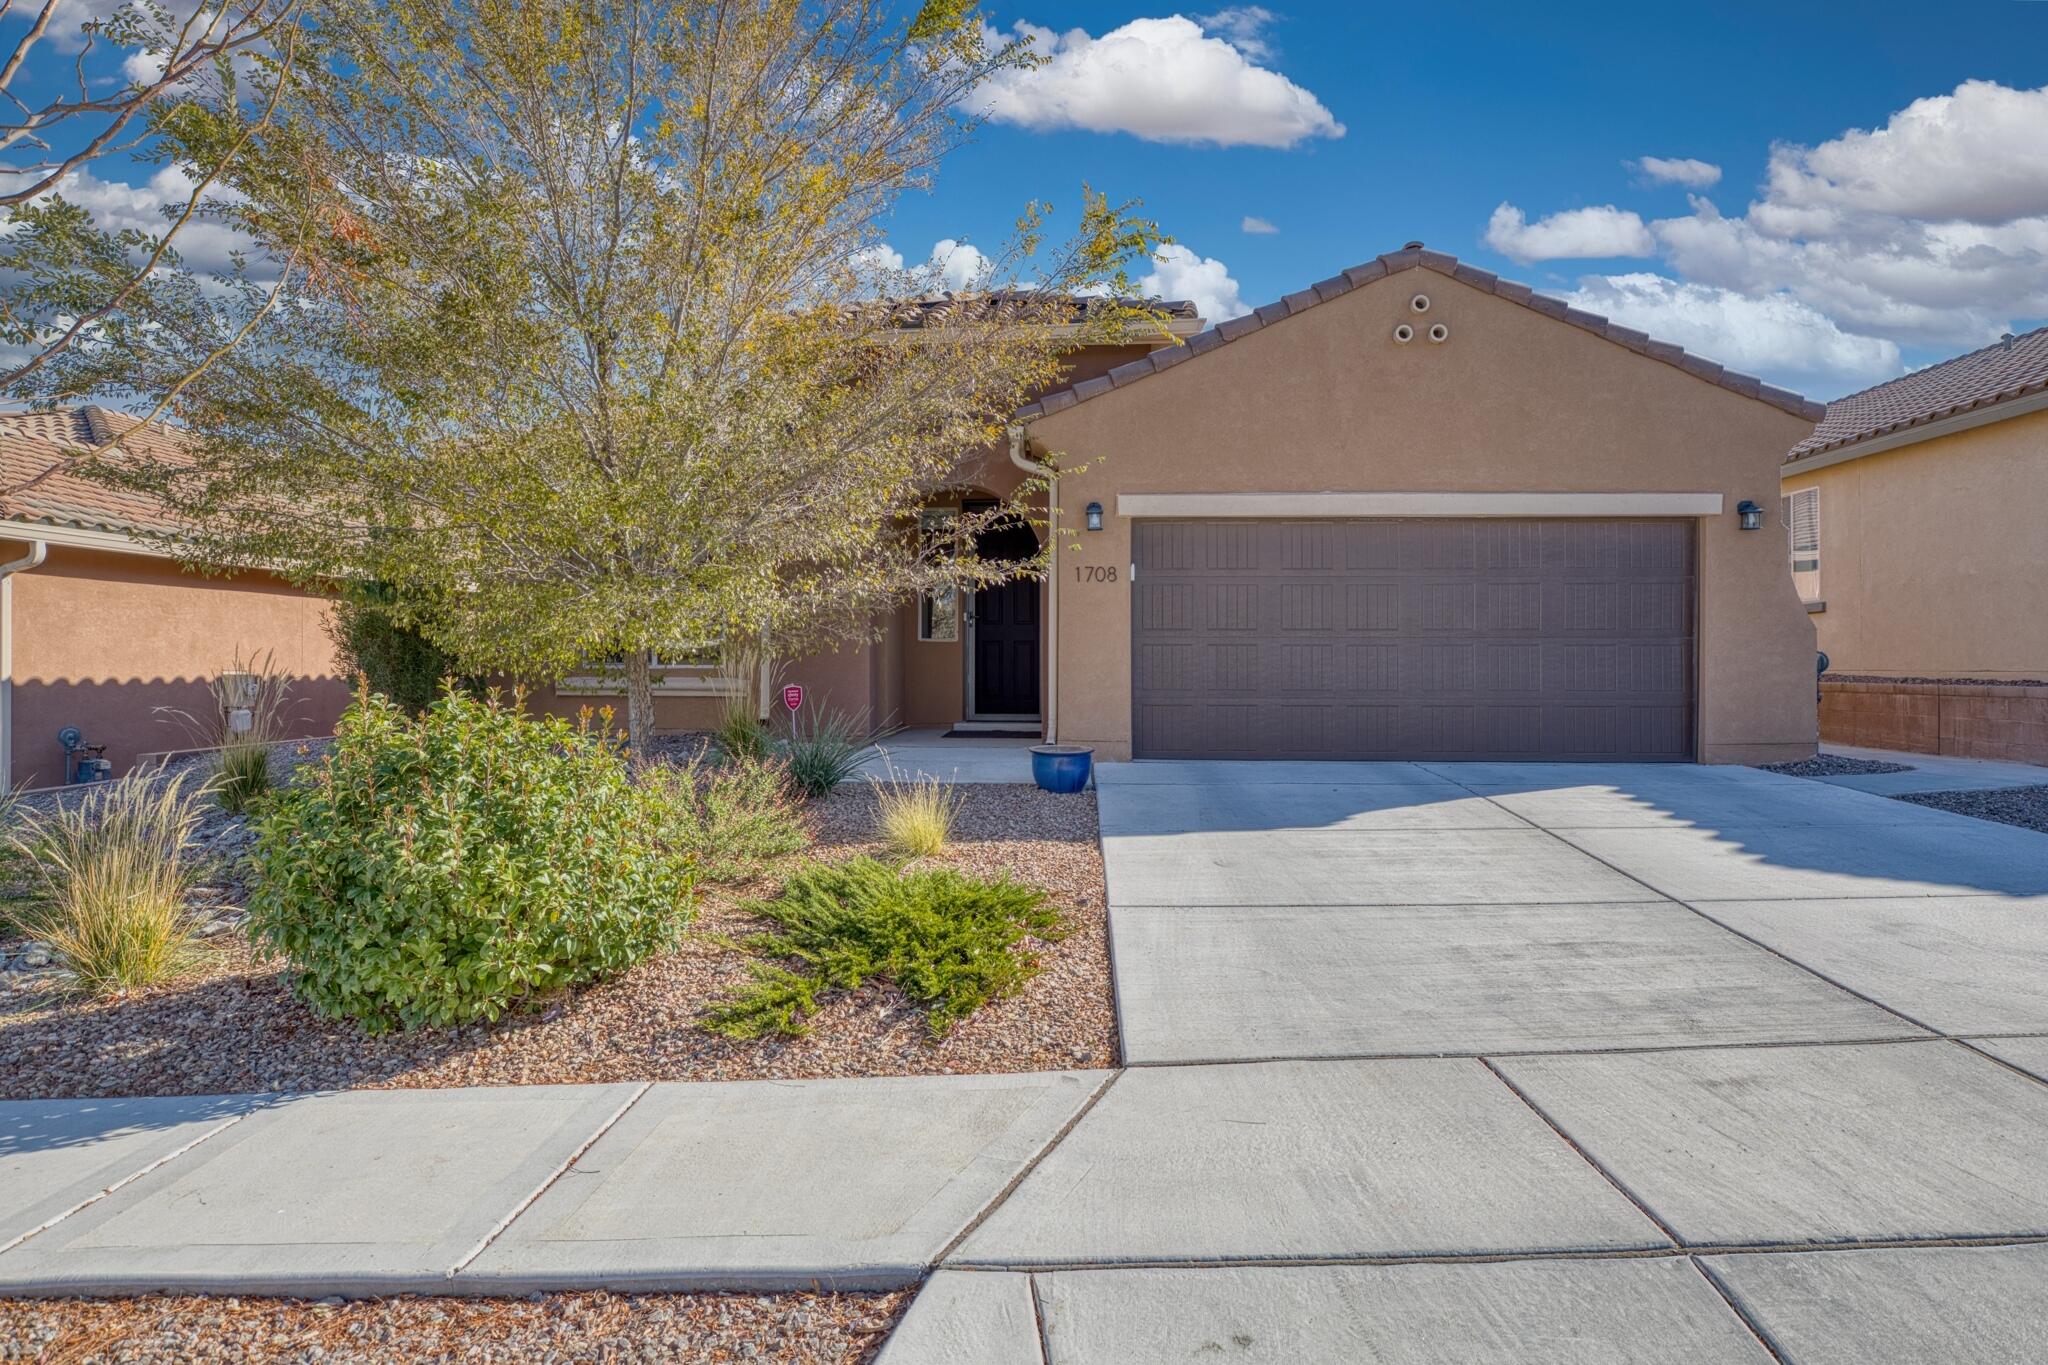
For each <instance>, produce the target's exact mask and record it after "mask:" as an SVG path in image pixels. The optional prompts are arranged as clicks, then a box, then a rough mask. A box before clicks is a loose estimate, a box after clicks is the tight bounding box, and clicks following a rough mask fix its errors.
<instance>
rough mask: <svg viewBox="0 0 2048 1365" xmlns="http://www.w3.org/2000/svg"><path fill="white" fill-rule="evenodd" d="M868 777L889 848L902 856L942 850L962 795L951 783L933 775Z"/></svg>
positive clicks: (907, 856)
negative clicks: (884, 779)
mask: <svg viewBox="0 0 2048 1365" xmlns="http://www.w3.org/2000/svg"><path fill="white" fill-rule="evenodd" d="M869 780H870V781H872V782H874V784H875V804H876V807H877V823H878V824H879V825H880V827H881V833H882V837H883V838H884V839H885V840H887V841H888V844H889V847H890V848H891V849H892V850H894V851H895V852H896V853H898V854H899V855H901V856H903V857H905V858H930V857H934V856H936V855H937V854H939V853H941V852H943V851H944V850H945V847H946V841H947V840H948V839H950V838H951V837H952V834H953V818H954V817H955V816H956V815H958V814H959V812H960V800H961V798H960V796H959V795H958V794H957V793H956V792H955V791H954V790H953V786H952V784H951V783H949V782H940V781H939V780H938V779H937V778H936V777H921V778H918V779H917V780H915V781H912V782H906V781H904V780H903V779H902V778H900V777H892V778H890V779H889V781H888V782H887V783H883V782H882V781H880V780H879V779H874V778H871V779H869Z"/></svg>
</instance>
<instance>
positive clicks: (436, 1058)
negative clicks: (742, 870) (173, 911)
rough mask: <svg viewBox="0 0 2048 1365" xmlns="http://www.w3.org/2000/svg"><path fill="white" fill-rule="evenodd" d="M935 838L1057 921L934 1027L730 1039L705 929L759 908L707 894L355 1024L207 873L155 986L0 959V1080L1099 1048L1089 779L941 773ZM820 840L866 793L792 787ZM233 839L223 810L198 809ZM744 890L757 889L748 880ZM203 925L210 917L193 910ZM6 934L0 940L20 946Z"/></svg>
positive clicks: (138, 1084)
mask: <svg viewBox="0 0 2048 1365" xmlns="http://www.w3.org/2000/svg"><path fill="white" fill-rule="evenodd" d="M960 792H961V796H962V807H961V810H960V814H959V817H958V820H957V823H956V825H955V830H954V841H953V844H952V846H951V847H949V848H948V849H947V850H946V851H945V852H944V853H942V854H940V855H939V856H938V859H937V861H940V862H944V863H947V864H951V865H953V866H955V867H958V868H960V869H961V870H963V871H966V872H969V873H974V874H979V875H983V876H993V875H997V874H1002V873H1007V874H1009V875H1010V876H1012V877H1015V878H1017V879H1019V880H1025V881H1030V882H1032V883H1035V884H1036V885H1038V886H1041V887H1043V888H1045V889H1046V890H1047V891H1048V892H1050V893H1051V896H1052V898H1053V901H1054V903H1055V904H1057V905H1058V906H1059V907H1060V909H1061V910H1062V911H1063V913H1064V914H1065V916H1066V920H1067V923H1068V925H1069V927H1070V932H1069V933H1068V934H1067V936H1066V937H1064V938H1063V939H1061V940H1060V941H1058V942H1056V943H1051V944H1046V945H1043V947H1042V956H1043V963H1044V970H1043V971H1042V972H1040V974H1039V975H1038V976H1036V977H1035V978H1033V979H1032V980H1031V981H1030V982H1029V983H1028V984H1027V985H1026V986H1025V988H1024V990H1023V991H1022V993H1021V994H1019V995H1017V996H1014V997H1011V998H1009V999H1005V1000H998V1001H996V1002H995V1003H993V1004H991V1005H989V1006H988V1007H986V1008H984V1009H983V1010H981V1011H980V1012H978V1013H977V1014H975V1015H974V1016H972V1017H971V1018H969V1019H967V1020H965V1021H964V1022H963V1023H961V1024H960V1025H959V1026H958V1027H956V1028H955V1029H954V1030H953V1031H952V1032H951V1033H950V1034H949V1035H948V1036H946V1037H945V1038H943V1039H934V1038H932V1037H931V1036H930V1033H929V1030H928V1029H927V1027H926V1023H925V1016H924V1014H923V1012H922V1011H921V1010H919V1009H917V1008H915V1007H914V1006H912V1005H911V1004H910V1003H909V1002H908V1001H907V1000H905V999H904V997H903V996H902V995H901V994H900V993H898V992H897V991H896V990H895V989H894V988H893V987H889V986H886V985H871V986H868V987H865V988H863V989H861V990H859V991H855V992H851V993H849V994H847V995H844V996H842V997H839V998H837V999H834V1000H832V1001H831V1002H830V1003H829V1004H827V1005H826V1007H825V1008H824V1009H823V1010H822V1011H820V1013H819V1014H818V1015H817V1016H816V1018H815V1019H814V1020H813V1021H812V1028H811V1032H810V1033H808V1034H807V1035H805V1036H803V1037H798V1038H781V1037H771V1038H764V1039H758V1040H749V1041H741V1040H735V1039H729V1038H723V1037H718V1036H715V1035H712V1034H709V1033H706V1032H705V1031H703V1030H702V1029H700V1028H698V1027H696V1023H695V1021H696V1019H697V1016H698V1015H699V1013H700V1012H701V1011H702V1009H703V1008H704V1007H705V1006H706V1005H708V1004H709V1003H711V1002H712V1001H713V1000H715V999H718V998H721V997H723V996H725V995H727V994H729V993H730V992H731V991H732V990H733V989H734V988H735V987H737V986H738V985H740V984H741V983H743V982H744V981H745V980H746V979H747V973H746V963H747V961H748V958H747V956H746V955H745V954H744V953H742V952H739V951H736V950H734V949H732V948H730V947H726V946H723V945H721V944H720V943H718V942H716V941H714V940H715V939H716V938H717V937H718V936H734V937H738V936H743V935H745V934H748V933H752V932H754V931H755V930H757V929H759V928H761V927H762V922H761V921H759V920H757V919H755V918H754V917H752V916H749V915H745V914H743V913H741V912H740V911H739V910H738V909H737V905H738V903H739V902H740V901H742V900H743V899H745V897H744V896H742V895H741V894H739V893H738V892H735V891H729V890H725V889H712V890H711V891H709V892H708V893H707V894H706V895H705V896H703V897H702V898H701V900H700V905H699V910H698V915H697V919H696V921H695V923H694V924H693V926H692V934H691V936H690V938H689V939H688V940H687V941H686V942H685V943H684V944H683V945H682V946H681V947H680V948H679V949H677V950H676V951H673V952H669V953H665V954H662V955H659V956H657V957H655V958H652V959H650V960H648V961H646V962H642V963H640V964H639V965H638V966H636V967H634V968H632V969H630V970H628V971H627V972H625V973H624V974H622V975H621V976H619V977H617V978H615V979H613V980H611V981H608V982H605V983H603V984H601V985H597V986H594V987H591V988H589V989H586V990H583V991H580V992H577V993H574V994H572V995H569V996H566V997H564V998H562V999H559V1000H556V1001H553V1002H551V1003H549V1004H547V1005H546V1007H545V1008H544V1009H542V1010H539V1011H537V1012H532V1013H526V1014H521V1015H517V1016H513V1017H508V1018H505V1019H502V1020H500V1021H498V1022H497V1023H495V1024H486V1025H475V1026H470V1027H466V1028H462V1029H456V1030H446V1031H420V1032H415V1033H410V1034H405V1033H394V1034H386V1035H382V1036H377V1037H367V1036H365V1035H364V1034H363V1033H362V1032H361V1031H360V1030H359V1029H357V1028H356V1027H355V1026H354V1025H351V1024H348V1023H345V1022H337V1021H330V1020H325V1019H322V1018H320V1017H318V1016H316V1015H315V1014H313V1013H312V1012H311V1011H310V1010H309V1009H307V1008H306V1007H305V1006H304V1005H302V1004H300V1003H299V1002H298V1001H297V1000H295V999H293V998H292V996H291V994H290V992H289V990H288V989H287V987H286V984H285V979H284V975H283V971H282V968H281V966H280V965H279V964H277V963H275V962H264V961H258V960H256V959H255V957H254V956H253V955H252V954H251V951H250V948H249V945H248V942H247V940H246V938H245V937H244V935H243V933H242V929H241V925H240V923H239V915H238V912H237V911H236V909H235V908H234V907H235V905H236V903H237V902H238V900H239V897H240V895H241V890H242V888H240V887H239V886H237V885H235V884H234V883H233V882H232V881H228V882H225V883H223V884H222V885H220V886H217V887H215V888H213V890H212V892H211V893H210V894H212V895H214V896H215V897H217V899H218V904H217V905H216V906H215V907H214V908H213V909H212V910H211V911H210V917H209V920H208V935H209V936H208V937H207V938H206V939H205V949H206V952H205V961H204V963H203V965H202V966H201V967H199V968H198V969H196V970H195V971H194V972H192V973H190V974H188V975H187V976H186V977H185V978H183V979H181V980H179V981H176V982H174V983H171V984H168V985H165V986H161V987H157V988H155V989H151V990H146V991H135V992H130V993H128V994H126V995H123V996H119V997H115V998H111V999H107V1000H100V1001H94V1000H90V999H86V998H82V997H80V996H78V995H76V994H74V993H71V992H68V991H66V990H64V989H63V988H62V985H61V973H54V972H51V971H50V970H48V969H47V968H45V969H42V970H32V971H5V970H0V1097H4V1098H33V1097H85V1096H95V1095H181V1094H182V1095H195V1094H224V1093H236V1092H246V1091H275V1090H294V1091H296V1090H316V1089H329V1088H346V1087H391V1088H399V1087H444V1086H463V1085H523V1084H550V1083H571V1082H600V1081H641V1080H653V1081H667V1080H678V1081H679V1080H740V1079H752V1078H761V1077H814V1076H865V1075H892V1074H934V1073H974V1072H994V1071H1042V1070H1056V1069H1061V1068H1067V1067H1091V1066H1111V1065H1114V1063H1115V1059H1116V1055H1117V1044H1116V1023H1115V1014H1114V1010H1113V1007H1112V1005H1111V997H1110V983H1109V957H1108V945H1107V937H1106V930H1105V916H1104V892H1103V881H1102V858H1101V853H1100V850H1099V847H1098V844H1097V842H1096V817H1095V798H1094V797H1093V795H1090V794H1084V795H1079V796H1054V795H1051V794H1048V793H1045V792H1041V791H1039V790H1038V789H1037V788H1035V787H1026V786H976V787H962V788H961V789H960ZM806 818H807V820H808V821H809V822H810V824H811V826H812V829H813V831H814V834H815V837H816V840H817V843H816V846H815V847H814V848H813V849H812V852H813V853H815V854H817V855H818V856H822V857H834V858H836V857H849V856H852V855H853V854H855V853H860V852H868V853H874V854H877V855H880V854H881V853H882V849H881V846H880V844H879V843H878V842H877V840H876V838H875V832H874V829H875V818H876V805H875V795H874V792H873V790H872V789H871V788H870V787H868V786H866V785H865V784H860V783H849V784H847V785H846V786H844V787H842V788H841V789H840V790H839V791H837V792H835V793H834V794H833V795H832V796H831V797H829V798H827V799H825V800H823V801H819V802H816V803H813V804H812V805H811V806H810V807H809V808H808V810H807V815H806ZM207 837H208V838H210V839H212V840H214V841H215V843H216V844H217V845H220V846H222V847H224V848H226V849H232V848H233V847H234V846H235V841H236V840H237V839H239V838H240V834H239V822H230V821H227V820H226V819H225V817H218V818H215V817H210V818H209V834H208V836H207ZM747 890H748V891H749V892H750V893H759V892H764V891H768V890H772V887H767V886H762V887H754V888H748V889H747ZM216 925H217V926H218V927H214V926H216ZM28 952H29V945H26V944H24V943H22V942H20V941H18V940H17V941H15V942H13V943H0V956H11V957H12V958H13V959H14V960H15V961H20V960H22V959H23V958H24V957H25V956H27V955H28Z"/></svg>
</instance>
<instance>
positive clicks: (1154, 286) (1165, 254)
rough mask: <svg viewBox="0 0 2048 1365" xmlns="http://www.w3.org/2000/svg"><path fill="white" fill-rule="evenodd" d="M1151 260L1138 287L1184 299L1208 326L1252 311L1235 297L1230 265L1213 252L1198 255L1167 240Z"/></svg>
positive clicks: (1156, 295) (1155, 295)
mask: <svg viewBox="0 0 2048 1365" xmlns="http://www.w3.org/2000/svg"><path fill="white" fill-rule="evenodd" d="M1152 262H1153V267H1154V268H1153V270H1152V273H1151V274H1149V275H1147V276H1146V277H1145V278H1144V279H1142V280H1140V281H1138V288H1139V289H1140V290H1142V291H1143V292H1144V293H1145V294H1146V295H1147V296H1148V297H1151V298H1160V299H1187V300H1189V301H1191V302H1192V303H1193V304H1194V305H1195V309H1196V311H1197V312H1199V313H1200V314H1201V315H1202V318H1203V320H1204V321H1206V322H1208V323H1209V324H1210V325H1211V326H1214V325H1215V324H1216V323H1219V322H1228V321H1230V319H1232V318H1239V317H1243V316H1244V315H1245V314H1246V313H1249V312H1251V311H1252V310H1251V308H1250V307H1249V306H1248V305H1246V303H1245V301H1244V300H1243V299H1241V298H1239V297H1238V292H1237V281H1236V280H1233V279H1232V278H1230V268H1229V267H1228V266H1226V265H1224V264H1223V262H1221V261H1219V260H1217V259H1215V258H1214V257H1212V256H1199V255H1197V254H1195V253H1194V252H1193V251H1190V250H1189V249H1188V248H1186V247H1184V246H1182V245H1181V244H1180V243H1178V242H1168V243H1167V244H1166V245H1164V246H1162V247H1160V248H1159V251H1158V253H1157V254H1156V255H1154V256H1153V258H1152Z"/></svg>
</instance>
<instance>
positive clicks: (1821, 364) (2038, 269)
mask: <svg viewBox="0 0 2048 1365" xmlns="http://www.w3.org/2000/svg"><path fill="white" fill-rule="evenodd" d="M1640 164H1641V165H1642V166H1643V167H1645V168H1646V169H1647V168H1648V167H1649V165H1650V159H1648V158H1646V159H1645V160H1644V162H1643V163H1640ZM1690 205H1691V207H1690V212H1688V213H1685V214H1682V215H1679V216H1676V217H1670V218H1662V219H1658V220H1656V221H1654V222H1651V223H1650V224H1648V231H1649V232H1650V234H1651V235H1652V236H1653V237H1654V239H1655V251H1654V253H1653V254H1655V255H1656V256H1657V257H1658V258H1659V259H1660V262H1661V269H1662V270H1663V271H1664V274H1663V275H1657V276H1634V275H1626V276H1616V277H1612V279H1611V280H1610V281H1609V282H1608V283H1606V284H1601V285H1597V286H1596V285H1595V284H1592V283H1582V285H1581V292H1582V293H1588V297H1587V298H1586V299H1585V300H1584V303H1585V306H1587V307H1589V308H1591V309H1592V310H1593V311H1596V312H1607V313H1610V314H1617V313H1618V314H1620V315H1622V316H1623V320H1624V321H1627V322H1628V323H1629V325H1631V326H1640V327H1642V328H1643V330H1645V331H1649V332H1651V333H1653V334H1657V335H1669V336H1671V337H1672V339H1674V340H1679V341H1686V342H1687V343H1688V344H1692V341H1693V340H1694V339H1696V340H1697V341H1698V343H1699V349H1700V350H1701V351H1703V352H1704V353H1705V354H1708V355H1710V356H1713V357H1714V358H1715V359H1719V360H1724V361H1727V362H1728V363H1731V364H1734V365H1736V366H1737V368H1744V369H1754V370H1758V371H1761V372H1762V373H1763V374H1764V375H1765V376H1766V377H1767V378H1770V379H1772V380H1773V381H1774V382H1777V383H1782V384H1787V385H1790V386H1793V387H1800V386H1802V385H1803V386H1806V387H1809V388H1813V389H1815V390H1816V391H1819V392H1829V391H1838V390H1839V388H1845V387H1852V386H1854V385H1856V384H1860V383H1867V382H1869V381H1870V380H1872V379H1881V378H1883V377H1885V376H1886V374H1888V373H1893V372H1895V371H1896V367H1897V360H1896V357H1897V352H1898V348H1899V347H1901V346H1908V347H1917V348H1924V349H1926V350H1928V351H1932V352H1935V353H1937V354H1944V353H1945V354H1953V353H1955V352H1957V351H1963V350H1968V349H1970V348H1972V347H1976V346H1981V345H1984V344H1985V343H1987V342H1989V341H1991V340H1992V339H1993V338H1995V337H1997V336H1998V334H1999V333H2000V332H2003V331H2007V330H2017V329H2018V328H2020V327H2023V326H2027V325H2031V324H2032V323H2034V322H2035V321H2037V320H2039V319H2043V318H2048V87H2043V88H2041V89H2038V90H2025V89H2013V88H2009V87H2005V86H2001V85H1997V84H1995V83H1992V82H1989V81H1967V82H1964V83H1963V84H1962V85H1959V86H1957V87H1956V88H1955V90H1954V91H1953V92H1951V93H1949V94H1944V95H1936V96H1932V97H1929V98H1926V99H1920V100H1915V101H1914V102H1913V103H1912V104H1910V105H1908V106H1907V107H1906V108H1904V109H1902V110H1900V111H1899V112H1898V113H1896V114H1894V115H1893V116H1892V117H1891V118H1890V119H1888V120H1887V121H1886V122H1885V123H1884V125H1883V126H1882V127H1879V128H1877V129H1875V130H1872V131H1865V130H1860V129H1852V130H1850V131H1847V132H1844V133H1842V134H1841V135H1840V136H1838V137H1834V138H1830V139H1827V140H1824V141H1822V142H1819V143H1817V144H1816V145H1813V146H1800V145H1795V144H1790V143H1780V144H1778V145H1776V146H1774V147H1773V148H1772V149H1771V153H1770V166H1769V170H1768V172H1767V174H1766V176H1765V179H1764V183H1763V185H1762V186H1761V187H1760V189H1759V190H1758V192H1757V197H1756V198H1754V199H1752V200H1751V201H1750V203H1749V204H1748V205H1747V207H1746V208H1744V209H1743V210H1742V211H1741V212H1730V213H1725V214H1724V213H1723V212H1722V211H1721V210H1720V208H1719V207H1718V206H1716V205H1715V204H1714V202H1713V201H1712V200H1710V199H1708V198H1707V197H1706V196H1704V195H1702V194H1697V193H1696V194H1694V195H1692V196H1691V200H1690ZM1503 208H1504V211H1507V212H1509V213H1510V215H1511V216H1508V217H1505V218H1504V217H1503V214H1502V212H1496V214H1495V215H1494V225H1493V227H1492V228H1490V229H1489V231H1488V234H1487V241H1488V243H1489V244H1491V245H1494V246H1495V247H1497V248H1498V249H1500V250H1502V251H1503V253H1504V254H1508V255H1512V256H1514V257H1515V259H1517V260H1531V259H1549V258H1550V256H1551V254H1552V253H1549V252H1543V251H1538V250H1536V249H1534V248H1535V246H1537V245H1540V244H1531V243H1526V242H1523V241H1522V240H1521V238H1520V237H1519V236H1518V235H1517V231H1516V230H1517V229H1522V228H1523V227H1524V225H1523V224H1522V223H1521V219H1520V215H1519V214H1518V213H1512V210H1511V207H1510V206H1503ZM1562 216H1563V215H1560V217H1562ZM1550 221H1551V220H1548V219H1546V220H1544V222H1543V223H1539V224H1537V225H1536V226H1535V228H1529V229H1527V231H1528V232H1534V231H1536V230H1537V229H1540V228H1543V227H1545V226H1547V225H1548V224H1549V223H1550ZM1495 229H1501V231H1500V233H1499V234H1498V237H1499V239H1498V240H1496V237H1497V233H1496V231H1495ZM1509 247H1515V248H1517V249H1516V250H1509ZM1558 254H1562V253H1558ZM1666 276H1676V277H1677V278H1676V279H1670V278H1666ZM1613 281H1623V282H1625V283H1614V282H1613ZM1646 281H1657V283H1648V282H1646ZM1588 291H1590V293H1589V292H1588ZM1591 293H1599V294H1601V295H1602V297H1600V298H1593V297H1591ZM1745 301H1746V302H1745ZM1693 312H1697V313H1698V314H1699V319H1698V320H1697V321H1696V322H1695V323H1694V324H1692V325H1694V326H1696V327H1697V328H1699V329H1701V330H1699V331H1698V332H1696V333H1695V332H1691V331H1688V330H1687V327H1688V324H1687V321H1686V319H1687V315H1688V314H1689V313H1693ZM1768 329H1778V330H1780V331H1781V332H1783V333H1784V335H1783V336H1782V338H1780V340H1779V341H1778V342H1776V343H1771V342H1769V341H1768V340H1767V338H1766V336H1765V332H1766V330H1768Z"/></svg>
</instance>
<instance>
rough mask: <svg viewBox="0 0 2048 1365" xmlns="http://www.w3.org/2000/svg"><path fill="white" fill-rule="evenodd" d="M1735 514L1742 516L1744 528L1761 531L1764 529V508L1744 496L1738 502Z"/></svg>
mask: <svg viewBox="0 0 2048 1365" xmlns="http://www.w3.org/2000/svg"><path fill="white" fill-rule="evenodd" d="M1735 515H1736V516H1738V517H1741V518H1742V529H1743V530H1745V531H1761V530H1763V529H1764V509H1763V508H1761V507H1759V506H1757V505H1756V504H1755V503H1753V502H1751V501H1750V500H1749V499H1748V498H1744V499H1743V500H1742V501H1741V502H1739V503H1737V504H1736V507H1735Z"/></svg>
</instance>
